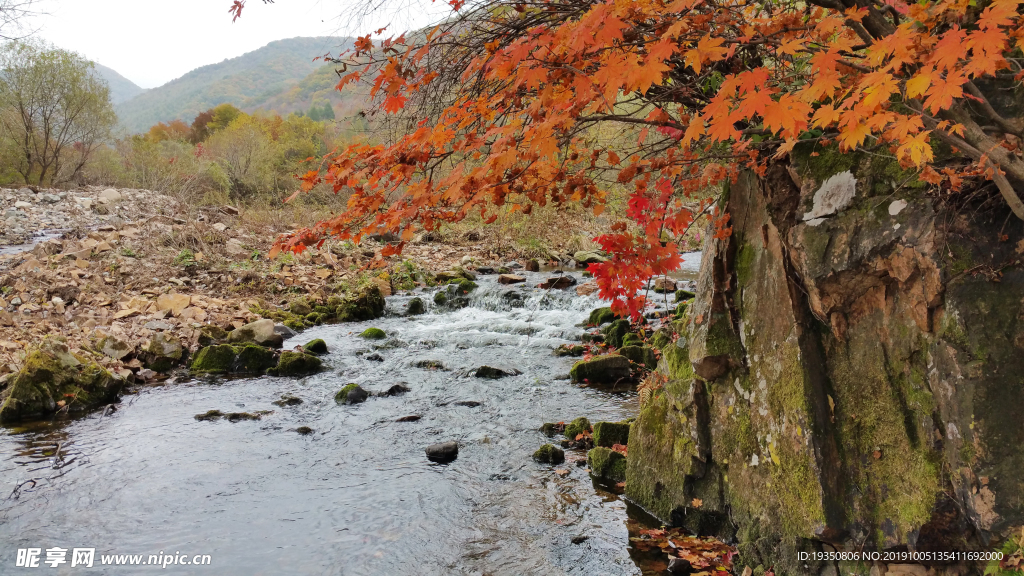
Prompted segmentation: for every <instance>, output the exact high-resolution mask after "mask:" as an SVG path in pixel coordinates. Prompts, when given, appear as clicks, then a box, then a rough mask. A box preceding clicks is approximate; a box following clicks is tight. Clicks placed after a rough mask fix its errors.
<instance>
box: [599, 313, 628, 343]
mask: <svg viewBox="0 0 1024 576" xmlns="http://www.w3.org/2000/svg"><path fill="white" fill-rule="evenodd" d="M629 328H630V326H629V320H626V319H625V318H620V319H618V320H615V321H614V322H612V323H611V324H609V325H608V326H605V327H604V328H603V329H602V330H601V333H602V334H604V341H605V342H606V343H607V344H608V345H609V346H611V347H613V348H618V347H620V346H622V339H623V338H624V337H625V336H626V334H629Z"/></svg>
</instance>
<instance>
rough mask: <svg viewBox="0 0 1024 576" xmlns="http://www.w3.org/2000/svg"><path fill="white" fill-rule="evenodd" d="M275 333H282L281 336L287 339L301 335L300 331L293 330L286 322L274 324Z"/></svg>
mask: <svg viewBox="0 0 1024 576" xmlns="http://www.w3.org/2000/svg"><path fill="white" fill-rule="evenodd" d="M274 333H275V334H280V335H281V338H283V339H285V340H287V339H289V338H292V337H295V336H298V335H299V333H298V332H296V331H295V330H292V329H291V328H289V327H287V326H285V325H284V324H274Z"/></svg>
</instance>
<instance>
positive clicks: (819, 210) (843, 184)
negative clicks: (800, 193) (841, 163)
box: [804, 170, 857, 226]
mask: <svg viewBox="0 0 1024 576" xmlns="http://www.w3.org/2000/svg"><path fill="white" fill-rule="evenodd" d="M856 194H857V179H856V178H854V177H853V173H852V172H850V171H849V170H847V171H845V172H840V173H839V174H836V175H834V176H832V177H831V178H829V179H828V180H825V183H824V184H822V185H821V188H818V191H817V192H815V193H814V205H813V206H812V208H811V211H810V212H808V213H806V214H804V220H805V221H811V220H817V219H820V218H823V217H825V216H831V215H832V214H835V213H836V212H838V211H840V210H842V209H843V208H846V207H847V206H849V205H850V202H853V197H854V196H855V195H856ZM808 223H810V222H808ZM820 223H821V222H816V223H814V224H811V225H812V226H817V225H818V224H820Z"/></svg>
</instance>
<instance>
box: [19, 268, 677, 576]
mask: <svg viewBox="0 0 1024 576" xmlns="http://www.w3.org/2000/svg"><path fill="white" fill-rule="evenodd" d="M688 264H690V266H692V264H691V263H689V262H688ZM566 274H569V272H566ZM572 274H573V275H574V276H576V277H577V278H578V279H580V280H582V278H579V273H578V272H576V273H572ZM523 275H525V276H527V278H528V281H527V283H526V284H520V285H516V286H502V285H499V284H497V283H496V276H481V277H480V279H479V280H478V283H479V285H480V287H479V288H478V289H477V290H475V291H474V292H473V293H472V294H471V295H470V303H469V306H468V307H466V308H463V309H459V310H444V309H438V308H435V307H433V305H432V304H430V297H431V296H432V292H430V291H427V292H424V293H422V294H416V295H420V296H422V297H423V299H424V300H425V301H426V302H428V310H427V313H426V314H424V315H422V316H405V315H404V310H405V307H406V304H407V302H408V300H409V299H410V298H411V296H409V295H406V296H394V297H390V298H388V311H387V315H386V316H385V317H383V318H380V319H377V320H374V321H371V322H361V323H348V324H337V325H329V326H320V327H317V328H313V329H309V330H306V331H305V332H303V333H302V334H300V335H298V336H297V337H295V338H292V339H291V340H289V341H287V342H285V348H286V349H288V348H292V347H294V346H295V345H299V344H303V343H305V342H308V341H309V340H312V339H314V338H323V339H324V340H325V341H326V342H327V345H328V347H329V353H328V354H327V355H326V356H325V357H324V362H325V365H326V367H327V369H326V370H325V371H324V372H322V373H320V374H318V375H315V376H309V377H305V378H299V379H293V378H272V377H259V378H250V379H196V380H183V381H178V382H172V381H168V382H165V383H164V384H162V385H155V386H144V387H139V388H136V389H134V390H133V391H132V392H130V393H128V394H126V395H125V396H124V398H123V399H122V402H121V404H120V405H119V406H118V409H117V410H116V411H114V412H113V413H110V414H106V415H104V414H103V412H95V413H92V414H89V415H87V416H84V417H80V418H75V419H58V420H54V421H52V422H41V423H34V424H30V425H25V426H20V427H9V428H4V429H0V491H2V492H0V498H6V499H5V500H2V501H0V539H2V540H3V542H5V546H3V548H2V550H0V573H4V574H7V573H20V572H21V571H25V572H31V571H32V570H31V569H22V568H13V566H14V565H15V558H14V555H15V553H16V551H17V549H19V548H30V547H34V548H42V549H43V550H44V552H43V553H42V560H45V558H46V552H45V550H46V549H47V548H52V547H61V548H66V549H69V550H70V549H73V548H95V549H96V560H95V567H94V568H93V569H91V570H88V569H87V570H84V571H83V570H82V569H81V568H71V567H70V566H69V564H70V562H69V563H68V564H64V565H63V566H61V567H59V568H56V569H51V568H50V567H49V566H46V565H45V564H43V563H42V561H41V563H40V566H41V568H42V569H43V570H42V571H43V572H45V573H54V574H65V573H67V574H78V573H96V574H104V573H111V574H136V573H146V572H149V571H151V570H153V569H154V567H152V566H148V567H146V570H141V569H139V568H133V567H127V566H121V567H115V566H100V556H101V555H108V554H141V555H144V558H143V560H144V561H145V558H147V557H148V555H151V554H153V555H156V554H160V553H163V554H182V555H188V556H189V557H191V556H192V555H195V554H209V555H210V556H211V559H212V563H211V566H210V567H203V568H200V567H187V566H174V565H171V566H168V567H167V568H166V569H164V570H163V573H168V574H218V575H261V574H268V575H269V574H345V575H349V574H351V575H363V574H366V575H371V574H404V573H409V574H438V575H440V574H479V575H484V574H492V575H499V574H500V575H506V574H507V575H519V574H545V575H546V574H581V575H583V574H586V575H591V574H615V575H619V574H641V573H649V572H651V571H650V570H648V569H647V568H645V567H644V560H643V559H642V558H641V557H640V555H631V550H630V546H629V539H628V538H629V535H628V532H627V525H626V524H627V519H628V518H629V517H630V515H633V517H634V518H637V517H642V514H640V515H639V516H638V514H637V513H636V512H635V511H633V510H629V511H627V504H626V502H625V501H624V500H622V499H621V498H620V497H619V496H617V495H616V494H614V493H613V492H611V491H608V490H606V489H604V488H602V487H601V486H599V485H596V484H595V483H593V482H592V481H591V479H590V478H589V476H588V474H587V472H586V469H585V468H584V467H580V466H576V465H575V464H574V463H572V462H569V461H567V462H566V463H565V464H563V465H560V466H554V467H552V466H546V465H541V464H537V463H535V462H534V461H533V460H532V459H531V455H532V453H533V452H534V451H535V450H536V449H537V448H538V447H539V446H541V445H542V444H545V443H547V442H550V441H552V440H549V439H548V438H547V437H546V436H544V434H542V433H541V432H539V430H538V429H539V428H540V426H541V424H542V423H544V422H558V421H569V420H571V419H573V418H575V417H577V416H586V417H588V418H589V419H590V421H591V422H597V421H602V420H610V421H617V420H622V419H625V418H629V417H633V416H635V415H636V412H637V410H638V404H637V396H636V393H635V391H633V390H632V389H631V390H623V391H607V390H599V389H592V388H585V387H580V386H577V385H574V384H572V383H571V382H570V381H569V379H568V373H569V368H570V367H571V365H572V363H573V361H574V360H575V359H573V358H559V357H556V356H554V355H553V354H552V351H553V350H554V349H555V348H556V347H557V346H558V345H560V344H566V343H571V342H575V341H578V340H579V337H580V335H581V334H582V333H583V331H584V329H583V327H582V324H583V323H584V322H585V320H586V318H587V315H588V314H589V312H590V310H592V309H593V308H596V307H598V306H601V305H602V303H601V301H600V300H598V299H597V298H596V297H593V296H577V295H576V294H575V291H574V290H572V289H570V290H566V291H560V290H540V289H537V288H533V286H535V285H536V284H538V283H539V282H541V281H542V280H543V279H544V278H546V277H547V276H549V275H550V274H548V273H523ZM370 326H375V327H378V328H381V329H383V330H384V331H385V332H386V333H387V334H388V339H387V340H382V341H379V342H369V341H366V340H363V339H361V338H359V337H358V336H357V335H358V334H359V333H360V332H362V331H363V330H364V329H365V328H367V327H370ZM374 354H376V355H378V356H379V358H377V359H371V357H373V355H374ZM423 361H429V362H423ZM431 363H439V364H440V365H442V366H443V368H421V367H417V366H416V365H417V364H421V365H430V364H431ZM482 365H490V366H496V367H502V368H511V369H515V370H518V371H519V372H521V374H520V375H517V376H510V377H506V378H501V379H484V378H477V377H475V376H474V375H473V373H472V371H473V370H475V369H476V368H478V367H479V366H482ZM350 382H356V383H359V384H360V385H361V386H362V387H363V388H365V389H367V390H369V391H371V392H381V391H384V390H386V389H388V388H389V387H391V386H392V385H393V384H396V383H399V382H404V383H406V385H407V386H408V387H409V388H410V389H411V390H410V391H409V392H408V393H406V394H404V395H401V396H394V397H371V398H370V399H369V400H367V401H366V402H365V403H363V404H358V405H339V404H336V403H335V401H334V394H335V393H336V392H337V391H338V390H339V389H341V387H342V386H344V385H345V384H347V383H350ZM282 395H290V396H295V397H298V398H301V399H302V401H303V402H302V403H301V404H299V405H295V406H277V405H274V404H273V402H274V401H275V400H279V399H280V398H281V396H282ZM475 403H479V404H478V405H475ZM214 409H216V410H221V411H224V412H243V411H244V412H255V411H259V410H272V411H273V412H272V413H270V414H268V415H265V416H264V417H263V418H262V419H261V420H258V421H239V422H229V421H227V420H218V421H212V422H210V421H197V420H196V419H195V418H194V416H195V415H196V414H201V413H204V412H206V411H208V410H214ZM414 415H418V416H420V417H421V418H420V419H419V420H417V421H410V422H398V421H397V420H398V419H400V418H403V417H406V416H414ZM301 426H307V427H309V428H312V429H313V433H311V434H308V435H302V434H299V433H298V432H296V429H297V428H299V427H301ZM453 440H454V441H458V442H459V445H460V451H459V456H458V459H457V460H455V461H454V462H452V463H450V464H446V465H442V464H434V463H431V462H429V461H428V460H427V458H426V457H425V454H424V448H425V447H426V446H428V445H430V444H434V443H437V442H446V441H453ZM554 442H555V443H557V439H554ZM58 445H59V446H60V448H59V454H57V455H56V456H55V455H54V453H55V451H56V450H57V446H58ZM567 456H570V457H575V458H577V459H578V458H582V457H584V456H585V454H584V453H582V452H576V453H574V452H572V451H567ZM556 469H563V470H568V472H569V473H568V475H567V476H565V477H561V476H560V475H559V474H556V472H555V470H556ZM12 491H13V493H12ZM8 494H11V496H9V497H8ZM630 508H632V507H630ZM70 555H71V553H70V552H69V553H68V559H69V560H70ZM634 556H636V558H634ZM9 571H10V572H9Z"/></svg>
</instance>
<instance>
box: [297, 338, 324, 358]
mask: <svg viewBox="0 0 1024 576" xmlns="http://www.w3.org/2000/svg"><path fill="white" fill-rule="evenodd" d="M302 349H303V350H305V351H306V352H309V353H310V354H316V355H317V356H320V355H323V354H327V342H324V341H323V339H322V338H317V339H316V340H310V341H309V342H306V344H305V345H303V347H302Z"/></svg>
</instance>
